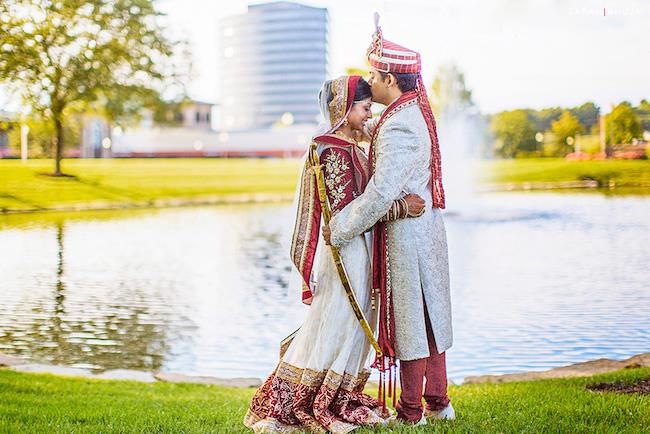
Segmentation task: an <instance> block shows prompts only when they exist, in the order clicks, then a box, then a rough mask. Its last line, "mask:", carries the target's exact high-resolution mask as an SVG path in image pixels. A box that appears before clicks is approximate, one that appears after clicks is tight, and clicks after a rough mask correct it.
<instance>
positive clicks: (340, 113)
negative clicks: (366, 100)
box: [328, 77, 348, 127]
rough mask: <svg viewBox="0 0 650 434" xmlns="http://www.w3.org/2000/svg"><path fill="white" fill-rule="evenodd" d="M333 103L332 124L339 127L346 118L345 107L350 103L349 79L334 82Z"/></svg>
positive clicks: (331, 104)
mask: <svg viewBox="0 0 650 434" xmlns="http://www.w3.org/2000/svg"><path fill="white" fill-rule="evenodd" d="M332 95H333V97H332V101H331V102H330V103H329V107H328V109H329V112H330V124H331V125H332V127H334V126H335V125H338V124H339V122H340V121H341V120H343V117H344V116H345V113H346V110H345V106H346V105H347V102H348V77H339V78H336V79H334V80H332Z"/></svg>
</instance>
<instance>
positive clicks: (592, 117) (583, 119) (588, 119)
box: [570, 102, 600, 131]
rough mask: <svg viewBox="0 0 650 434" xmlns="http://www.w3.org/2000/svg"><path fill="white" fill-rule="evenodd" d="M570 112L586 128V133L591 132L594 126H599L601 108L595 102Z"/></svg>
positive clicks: (587, 103)
mask: <svg viewBox="0 0 650 434" xmlns="http://www.w3.org/2000/svg"><path fill="white" fill-rule="evenodd" d="M570 111H571V114H573V115H574V116H575V117H577V118H578V120H579V121H580V123H581V124H582V125H583V126H584V131H591V130H592V128H593V126H594V125H598V118H599V116H600V108H599V107H598V106H597V105H596V104H594V103H593V102H586V103H584V104H582V105H581V106H579V107H574V108H572V109H570Z"/></svg>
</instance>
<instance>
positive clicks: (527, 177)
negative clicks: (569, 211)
mask: <svg viewBox="0 0 650 434" xmlns="http://www.w3.org/2000/svg"><path fill="white" fill-rule="evenodd" d="M483 168H484V170H483V172H482V173H483V174H484V175H483V178H482V179H483V181H484V182H493V183H508V182H512V183H523V182H561V181H580V180H588V179H591V180H596V181H599V183H600V184H601V185H604V186H607V185H608V183H609V181H610V180H612V181H614V182H615V183H616V187H645V188H648V189H650V160H606V161H566V160H564V159H561V158H529V159H518V160H491V161H485V162H484V166H483ZM443 173H444V172H443Z"/></svg>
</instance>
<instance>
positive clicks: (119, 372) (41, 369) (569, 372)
mask: <svg viewBox="0 0 650 434" xmlns="http://www.w3.org/2000/svg"><path fill="white" fill-rule="evenodd" d="M643 367H650V353H641V354H637V355H635V356H632V357H629V358H627V359H623V360H613V359H606V358H600V359H594V360H588V361H585V362H578V363H573V364H570V365H566V366H561V367H557V368H552V369H547V370H543V371H528V372H518V373H511V374H500V375H478V376H468V377H465V378H464V380H463V382H462V383H461V384H460V385H458V386H461V387H462V386H463V385H468V384H485V383H510V382H521V381H535V380H548V379H558V378H575V377H589V376H592V375H597V374H604V373H608V372H614V371H618V370H621V369H635V368H643ZM2 368H4V369H10V370H13V371H16V372H25V373H28V372H32V373H41V374H53V375H63V376H70V377H82V378H91V379H100V380H101V379H103V380H126V381H136V382H141V383H156V382H163V383H190V384H212V385H217V386H226V387H233V388H239V389H248V388H258V387H260V386H261V385H262V382H263V380H262V379H260V378H255V377H235V378H220V377H213V376H209V375H186V374H181V373H172V372H150V371H137V370H133V369H108V370H105V371H103V372H100V373H93V372H92V371H91V370H90V369H86V368H80V367H74V366H68V365H52V364H48V363H38V362H36V361H31V360H28V359H23V358H20V357H16V356H12V355H8V354H4V353H2V352H0V369H2Z"/></svg>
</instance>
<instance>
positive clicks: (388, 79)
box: [384, 72, 397, 87]
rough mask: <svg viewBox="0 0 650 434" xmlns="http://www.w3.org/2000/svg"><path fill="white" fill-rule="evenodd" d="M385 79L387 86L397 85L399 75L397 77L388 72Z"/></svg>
mask: <svg viewBox="0 0 650 434" xmlns="http://www.w3.org/2000/svg"><path fill="white" fill-rule="evenodd" d="M384 80H385V81H386V86H387V87H393V86H397V77H395V76H394V75H393V74H392V73H390V72H387V73H386V76H385V77H384Z"/></svg>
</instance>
